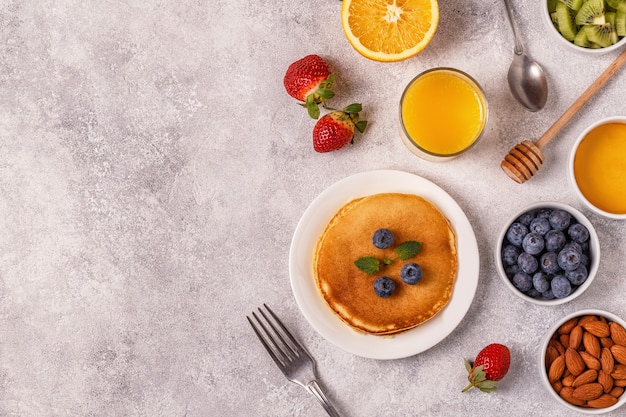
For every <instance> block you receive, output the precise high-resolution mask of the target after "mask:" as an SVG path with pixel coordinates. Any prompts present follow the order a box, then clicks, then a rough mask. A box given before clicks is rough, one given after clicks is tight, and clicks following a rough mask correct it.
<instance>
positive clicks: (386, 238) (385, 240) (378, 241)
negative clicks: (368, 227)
mask: <svg viewBox="0 0 626 417" xmlns="http://www.w3.org/2000/svg"><path fill="white" fill-rule="evenodd" d="M372 243H373V244H374V246H376V247H377V248H378V249H387V248H388V247H390V246H391V245H393V233H391V230H389V229H378V230H377V231H375V232H374V236H372Z"/></svg>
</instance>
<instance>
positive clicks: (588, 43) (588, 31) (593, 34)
mask: <svg viewBox="0 0 626 417" xmlns="http://www.w3.org/2000/svg"><path fill="white" fill-rule="evenodd" d="M541 1H542V10H543V16H544V21H545V22H546V24H547V26H548V30H549V31H550V32H552V33H554V34H555V35H556V37H557V39H558V42H559V43H561V44H563V45H566V46H567V47H569V48H572V49H573V50H575V51H579V52H582V53H588V54H601V53H606V52H610V51H614V50H615V49H618V48H620V47H621V46H623V45H626V0H541Z"/></svg>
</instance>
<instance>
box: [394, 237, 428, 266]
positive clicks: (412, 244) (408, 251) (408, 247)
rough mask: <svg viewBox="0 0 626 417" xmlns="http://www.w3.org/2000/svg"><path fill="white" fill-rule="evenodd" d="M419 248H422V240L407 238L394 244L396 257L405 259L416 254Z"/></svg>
mask: <svg viewBox="0 0 626 417" xmlns="http://www.w3.org/2000/svg"><path fill="white" fill-rule="evenodd" d="M420 249H422V242H416V241H414V240H409V241H407V242H404V243H401V244H399V245H398V246H396V254H397V255H398V258H400V259H402V260H403V261H406V260H407V259H410V258H412V257H414V256H415V255H417V254H418V252H419V251H420Z"/></svg>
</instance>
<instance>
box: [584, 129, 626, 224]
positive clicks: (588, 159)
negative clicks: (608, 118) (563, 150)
mask: <svg viewBox="0 0 626 417" xmlns="http://www.w3.org/2000/svg"><path fill="white" fill-rule="evenodd" d="M573 169H574V179H575V181H576V184H577V186H578V188H579V190H580V192H581V193H582V195H583V196H584V197H585V198H586V199H587V201H588V202H589V203H591V205H593V206H595V207H597V208H598V209H600V210H603V211H605V212H607V213H611V214H615V215H626V121H625V122H619V121H613V122H609V123H604V124H599V125H598V126H596V127H594V128H593V129H591V130H590V131H589V132H588V133H587V134H586V135H585V136H584V137H583V138H582V140H581V141H580V143H579V144H578V147H577V149H576V153H575V155H574V161H573Z"/></svg>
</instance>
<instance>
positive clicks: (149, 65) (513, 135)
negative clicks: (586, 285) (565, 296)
mask: <svg viewBox="0 0 626 417" xmlns="http://www.w3.org/2000/svg"><path fill="white" fill-rule="evenodd" d="M539 3H540V2H539V1H533V2H522V1H514V5H515V7H516V15H517V17H518V20H519V23H520V26H521V28H522V33H523V37H524V40H525V42H526V44H527V47H528V50H529V52H530V54H531V55H532V56H533V57H534V58H535V59H536V60H538V61H539V62H540V63H542V64H543V66H544V67H545V70H546V72H547V74H548V76H549V82H550V88H551V91H550V97H549V100H548V103H547V107H546V108H545V109H544V110H543V111H541V112H539V113H529V112H527V111H525V110H524V109H523V108H521V106H519V105H518V104H517V103H516V102H515V101H514V100H513V98H512V97H511V95H510V93H509V91H508V87H507V84H506V72H507V69H508V65H509V62H510V60H511V59H512V56H513V54H512V45H513V37H512V34H511V31H510V28H509V26H508V23H507V22H506V20H505V14H504V9H503V5H502V3H501V2H500V1H496V0H486V1H485V0H473V1H465V0H445V1H442V2H441V5H440V7H441V22H440V26H439V29H438V31H437V34H436V36H435V38H434V40H433V41H432V43H431V44H430V45H429V47H428V48H427V49H426V50H425V51H424V52H423V53H422V54H420V55H419V56H417V57H415V58H413V59H409V60H406V61H403V62H400V63H392V64H384V63H377V62H373V61H369V60H367V59H365V58H363V57H361V56H360V55H358V54H357V53H356V52H355V51H354V50H353V49H352V48H351V47H350V45H349V44H348V42H347V41H346V39H345V38H344V35H343V32H342V29H341V23H340V7H341V3H340V2H339V1H321V0H315V1H302V2H294V1H291V0H277V1H273V2H260V1H257V2H249V1H245V0H232V1H225V0H196V1H184V0H183V1H168V0H164V1H142V0H129V1H77V0H57V1H53V0H43V1H27V0H3V1H2V2H0V214H1V215H0V249H1V250H0V415H2V416H209V415H211V416H213V415H215V416H271V417H277V416H323V415H324V412H323V410H322V409H321V407H320V406H319V405H318V404H317V402H316V401H315V400H314V399H313V398H312V397H310V396H309V395H308V394H306V393H305V392H304V390H302V389H301V388H300V387H299V386H297V385H295V384H291V383H289V382H288V381H286V380H285V379H284V378H283V376H282V375H281V374H280V372H279V371H278V370H277V369H276V368H275V367H274V365H273V363H272V362H271V361H270V359H269V357H268V356H267V355H266V353H265V352H264V351H263V350H262V347H261V345H260V344H259V343H258V341H257V340H256V338H255V336H254V334H253V333H252V332H251V329H250V328H249V326H248V323H247V322H246V320H245V316H246V314H248V313H249V312H250V311H251V310H252V309H253V308H254V307H255V306H258V305H260V304H261V303H263V302H267V303H269V304H270V305H271V306H273V307H274V309H275V310H276V311H277V312H278V313H279V314H280V315H281V316H282V317H283V318H284V319H285V321H286V322H287V324H288V325H289V326H290V327H292V328H293V329H294V332H295V333H296V334H297V335H298V336H299V337H300V338H302V339H303V340H304V342H305V343H306V345H307V346H308V348H309V350H311V351H312V353H313V354H314V355H315V356H316V358H317V360H318V367H319V372H320V376H321V379H322V381H323V383H324V384H325V386H326V387H327V388H328V390H329V393H330V396H331V397H332V398H334V399H336V401H337V404H338V406H339V408H340V409H341V410H342V411H343V412H344V413H345V415H346V416H354V417H364V416H375V417H377V416H415V415H424V416H458V415H462V416H484V415H503V414H506V415H509V416H526V415H544V416H545V415H550V416H566V415H571V414H570V413H569V412H567V410H565V409H564V408H563V407H561V406H560V405H558V404H557V403H556V402H555V401H553V400H552V398H551V397H550V396H549V395H548V393H547V392H546V391H545V390H544V389H543V387H542V386H541V385H540V381H539V376H538V373H537V369H536V362H537V356H538V354H539V353H538V344H539V343H540V341H541V339H542V337H543V335H544V332H545V331H546V329H547V328H548V327H549V326H551V325H552V323H554V322H555V321H556V320H558V319H559V318H560V317H562V316H564V315H565V314H567V313H570V312H573V311H576V310H578V309H581V308H591V307H598V308H604V309H607V310H609V311H612V312H614V313H617V314H619V315H621V316H622V317H626V307H625V306H624V302H623V300H624V299H625V298H626V282H625V279H624V278H625V275H624V271H625V270H626V260H625V259H624V253H626V243H625V242H626V241H625V240H624V235H625V226H624V222H618V221H610V220H606V219H603V218H600V217H598V216H596V215H593V214H591V213H590V212H589V211H588V210H585V209H584V208H583V207H582V204H581V203H580V202H579V201H577V199H576V197H575V195H574V193H573V192H572V190H571V188H570V187H569V185H568V182H567V178H566V161H567V156H568V153H569V150H570V147H571V144H572V142H573V141H574V140H575V138H576V136H577V135H578V134H579V133H580V132H581V131H582V129H584V128H585V127H586V126H587V125H588V124H590V123H592V122H593V121H595V120H597V119H599V118H601V117H604V116H610V115H620V114H622V115H623V114H625V113H626V108H625V106H626V105H625V101H624V94H623V92H624V88H625V87H626V74H625V73H624V72H622V73H621V74H618V75H617V76H616V77H615V78H614V79H613V80H612V81H611V82H610V84H609V85H607V87H606V88H605V89H604V90H603V91H602V92H601V93H600V94H599V95H598V96H597V97H596V98H594V99H593V100H592V101H591V102H590V103H589V105H588V106H587V107H586V108H585V109H584V110H583V111H582V112H581V113H580V115H579V116H578V117H576V119H575V120H573V121H572V122H571V123H570V124H569V125H568V126H567V127H566V128H565V129H564V130H563V131H562V133H561V134H560V135H559V136H558V138H557V139H556V140H555V141H554V143H552V144H550V145H549V148H548V149H547V150H546V154H547V163H546V164H545V166H544V167H543V168H542V171H541V172H540V174H539V175H538V176H537V177H536V178H534V179H533V180H532V181H531V182H529V183H527V184H524V185H522V186H519V185H516V184H514V183H513V182H512V181H511V180H509V179H508V178H507V177H506V176H505V175H504V174H503V173H502V172H501V171H500V168H499V162H500V160H501V158H502V157H503V156H504V155H505V154H506V152H507V151H508V149H509V148H510V147H511V146H512V145H514V144H515V143H517V142H518V141H520V140H521V139H522V138H530V139H534V138H538V137H539V136H540V135H541V134H542V133H543V132H544V131H545V130H546V129H547V128H548V127H549V126H550V125H551V124H552V122H553V121H554V120H556V118H557V117H558V116H559V115H560V114H561V112H562V111H563V110H564V109H566V108H567V107H568V106H569V104H570V103H571V102H572V101H573V100H574V99H575V97H576V96H577V95H578V94H580V93H581V92H582V91H583V90H584V88H585V87H586V86H587V85H588V84H589V83H590V82H591V81H592V80H593V79H594V78H595V77H596V76H597V75H598V74H599V73H600V72H601V71H602V70H603V69H604V68H605V67H606V66H607V65H608V64H609V62H610V61H611V60H612V59H613V58H614V57H615V56H616V54H615V53H613V54H609V55H606V56H602V57H594V58H588V57H584V56H581V55H576V54H574V53H572V52H570V51H568V50H565V49H563V48H561V47H559V46H558V45H556V44H555V43H554V42H553V40H552V39H551V38H550V37H548V35H547V32H546V30H545V27H544V26H543V23H542V22H541V21H540V20H539V17H538V16H539V13H538V8H539ZM309 53H317V54H320V55H322V56H324V57H325V58H326V59H327V60H328V61H329V62H330V63H331V66H332V67H333V69H334V70H335V71H336V73H337V77H338V82H337V87H336V92H337V96H336V98H335V99H334V103H335V104H336V105H337V106H340V105H344V104H348V103H350V102H354V101H359V102H361V103H363V105H364V107H365V111H364V112H363V116H364V117H365V118H367V119H368V120H369V121H370V125H369V128H368V131H367V132H366V134H365V135H364V136H363V137H362V140H359V141H358V143H357V144H356V145H354V146H351V147H349V148H347V149H344V150H341V151H339V152H335V153H332V154H325V155H321V154H316V153H315V152H313V149H312V146H311V143H310V134H311V130H312V128H313V121H312V120H311V119H309V118H308V117H307V116H306V114H305V112H304V111H303V110H302V109H301V108H300V107H298V106H297V105H296V104H295V103H294V101H293V100H292V99H290V98H289V97H288V96H287V95H286V93H285V92H284V90H283V87H282V76H283V74H284V71H285V69H286V68H287V66H288V65H289V64H290V63H291V62H292V61H294V60H296V59H298V58H301V57H302V56H304V55H307V54H309ZM434 66H453V67H457V68H460V69H462V70H465V71H467V72H468V73H470V74H471V75H473V76H474V77H475V78H476V79H477V80H478V81H479V82H480V83H481V84H482V85H483V87H484V89H485V91H486V94H487V98H488V100H489V104H490V110H491V114H490V120H489V125H488V129H487V132H486V135H485V137H484V139H483V140H482V141H481V142H480V143H479V145H478V146H477V147H475V148H474V149H473V150H472V152H471V153H469V154H467V155H465V156H463V157H461V158H458V159H456V160H454V161H451V162H448V163H444V164H433V163H428V162H424V161H421V160H418V159H416V158H415V157H414V156H412V155H411V154H410V153H409V152H408V151H407V150H406V149H405V148H404V147H403V145H402V143H401V142H400V140H399V138H398V136H397V127H396V126H397V108H398V100H399V97H400V94H401V92H402V89H403V87H404V86H405V85H406V83H407V82H408V81H409V80H410V79H411V78H413V77H414V76H415V75H416V74H417V73H419V72H421V71H423V70H425V69H428V68H431V67H434ZM386 168H390V169H398V170H404V171H408V172H412V173H415V174H418V175H421V176H423V177H425V178H427V179H429V180H431V181H433V182H435V183H437V184H439V185H440V186H441V187H443V188H444V189H445V190H447V191H448V192H449V193H450V194H451V195H452V196H453V197H454V198H455V199H456V200H457V201H458V202H459V204H460V205H461V206H462V207H463V209H464V210H465V211H466V213H467V216H468V217H469V219H470V221H471V223H472V225H473V227H474V229H475V232H476V235H477V238H478V243H479V249H480V253H481V261H480V264H481V275H480V282H479V287H478V292H477V294H476V297H475V300H474V303H473V306H472V307H471V309H470V310H469V312H468V314H467V316H466V317H465V319H464V320H463V321H462V322H461V324H460V325H459V327H458V328H457V329H456V330H455V331H454V332H453V333H452V334H451V335H450V336H449V337H448V338H446V339H445V340H444V341H443V342H441V343H440V344H439V345H437V346H435V347H433V348H432V349H430V350H428V351H427V352H424V353H422V354H420V355H417V356H414V357H409V358H405V359H400V360H392V361H375V360H370V359H365V358H360V357H355V356H352V355H350V354H347V353H345V352H343V351H342V350H340V349H338V348H336V347H335V346H333V345H331V344H329V343H328V342H326V341H325V340H324V339H322V338H321V337H320V336H319V335H318V334H317V333H316V332H315V331H314V330H313V329H312V328H311V327H310V325H309V324H308V323H307V322H306V320H305V319H304V317H303V316H302V314H301V313H300V312H299V310H298V307H297V305H296V303H295V300H294V298H293V296H292V293H291V288H290V284H289V276H288V251H289V245H290V242H291V237H292V234H293V231H294V228H295V226H296V224H297V222H298V220H299V218H300V216H301V215H302V213H303V212H304V210H305V209H306V207H307V206H308V204H309V203H310V202H311V201H312V200H313V199H314V198H315V197H316V196H317V195H318V194H319V193H320V192H321V191H323V190H324V189H325V188H326V187H328V186H330V185H331V184H333V183H334V182H336V181H337V180H339V179H342V178H344V177H346V176H349V175H351V174H354V173H357V172H361V171H365V170H370V169H386ZM540 200H555V201H560V202H564V203H568V204H571V205H573V206H574V207H576V208H579V209H581V210H582V211H583V212H584V213H586V214H587V215H589V218H590V220H591V221H592V222H593V223H594V225H595V226H596V228H597V231H598V234H599V236H600V240H601V245H602V260H601V267H600V272H599V275H598V277H597V280H596V282H594V284H593V285H592V286H591V288H590V289H589V290H588V291H587V292H586V293H585V294H583V295H582V296H581V297H579V298H578V299H577V300H575V301H574V302H572V303H569V304H566V305H563V306H560V307H555V308H542V307H538V306H535V305H531V304H528V303H524V302H522V301H521V300H520V299H518V298H517V297H516V296H514V295H513V294H512V293H511V292H510V291H509V290H508V289H507V288H506V287H505V286H504V284H503V283H502V282H501V281H500V279H499V278H498V277H497V275H496V271H495V267H494V258H493V253H492V252H493V248H494V245H495V240H496V237H497V235H498V232H499V229H500V228H501V227H502V226H503V222H504V221H505V220H506V219H507V218H508V217H509V216H510V215H511V214H512V213H513V212H514V211H515V210H517V209H518V208H519V207H520V206H523V205H526V204H529V203H532V202H535V201H540ZM492 341H500V342H504V343H507V344H508V345H509V346H510V347H511V350H512V353H513V358H514V359H513V364H512V368H511V371H510V375H509V376H508V377H507V379H506V380H504V381H503V382H502V384H501V391H500V392H499V393H497V394H492V395H486V394H482V393H479V392H472V393H466V394H463V395H462V394H461V393H460V389H461V388H462V387H463V386H464V385H465V370H464V367H463V364H462V358H463V357H471V356H472V355H475V354H476V352H477V351H478V350H479V349H480V348H481V347H482V346H484V345H485V344H487V343H489V342H492ZM622 413H624V411H621V412H614V413H612V414H611V415H612V416H617V415H623V414H622Z"/></svg>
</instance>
